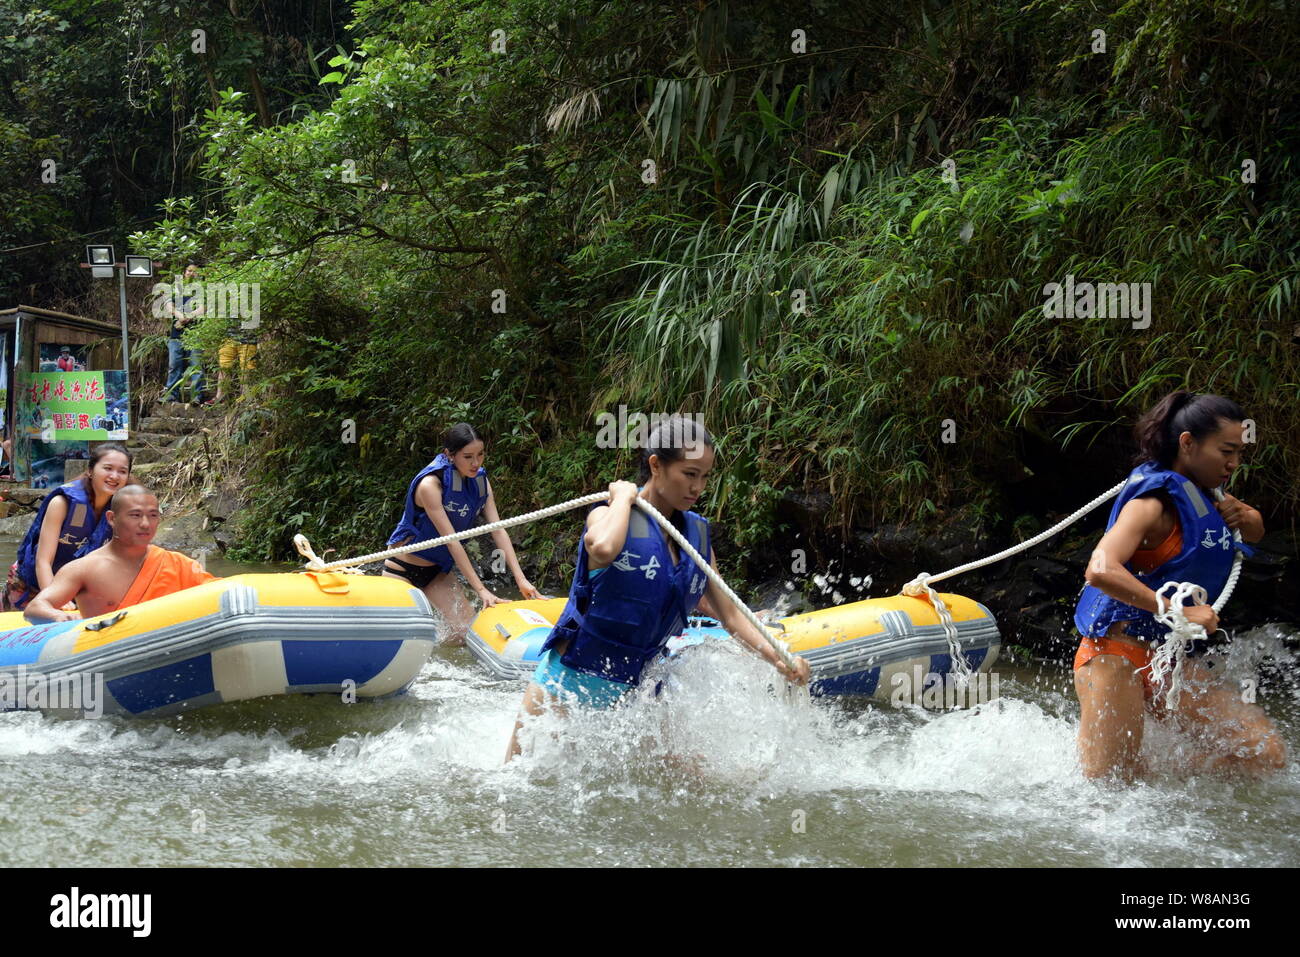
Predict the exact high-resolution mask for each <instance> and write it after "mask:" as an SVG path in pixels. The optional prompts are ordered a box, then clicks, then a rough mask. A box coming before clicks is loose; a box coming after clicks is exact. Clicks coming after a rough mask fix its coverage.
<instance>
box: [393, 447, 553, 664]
mask: <svg viewBox="0 0 1300 957" xmlns="http://www.w3.org/2000/svg"><path fill="white" fill-rule="evenodd" d="M442 444H443V449H442V453H441V454H440V455H438V457H437V458H435V459H434V460H433V461H432V462H430V463H429V464H428V465H426V466H425V467H424V468H422V469H421V470H420V471H419V472H418V473H417V474H416V476H415V478H414V479H412V480H411V484H410V487H409V488H408V489H407V491H406V507H405V509H404V510H403V512H402V518H401V521H399V522H398V523H397V528H396V529H395V530H394V531H393V534H392V535H390V536H388V544H389V545H390V546H394V545H405V544H407V543H409V542H423V541H428V540H429V539H432V538H441V537H442V536H444V535H451V534H452V533H453V532H463V531H465V530H466V529H469V528H473V527H474V526H475V525H477V524H478V518H479V515H480V514H482V516H483V517H484V518H485V519H487V521H488V523H489V524H491V523H492V522H499V521H500V520H501V516H500V515H499V514H497V505H496V499H495V498H494V497H493V495H492V483H491V482H489V481H488V477H487V472H486V471H485V470H484V468H483V454H484V445H483V439H482V437H481V436H480V435H479V434H478V432H477V431H475V429H474V427H473V426H472V425H470V424H469V423H468V422H460V423H457V424H456V425H454V426H452V427H451V428H450V429H448V430H447V434H446V435H445V436H444V437H443V443H442ZM492 541H493V542H495V543H496V546H497V548H499V549H500V550H501V552H502V554H503V555H504V556H505V560H506V565H507V566H508V567H509V568H510V571H511V573H512V574H513V575H514V576H515V584H516V585H517V586H518V587H519V593H520V594H521V595H523V597H524V598H541V597H542V595H541V592H539V591H538V590H537V589H536V588H534V587H533V586H532V584H531V583H530V582H529V581H528V579H527V578H526V577H524V572H523V569H522V568H520V567H519V559H518V558H517V557H516V556H515V549H514V545H512V544H511V542H510V536H509V535H508V534H506V531H505V529H498V530H497V531H495V532H493V533H492ZM453 567H455V568H458V569H460V573H461V574H462V575H463V576H465V581H466V582H468V583H469V586H470V588H472V589H473V590H474V593H475V594H476V595H478V597H479V599H480V600H481V601H482V602H483V607H484V608H490V607H491V606H493V605H496V604H499V603H500V602H501V601H502V599H500V598H498V597H497V596H496V595H494V594H492V592H490V591H489V590H488V588H487V586H486V585H484V584H483V582H482V581H481V580H480V579H479V577H478V574H477V572H475V570H474V565H473V563H472V562H471V561H470V560H469V555H467V554H466V552H465V548H464V546H463V545H461V543H460V542H448V543H447V544H446V545H439V546H438V547H436V548H426V549H424V550H423V551H418V552H409V553H407V554H405V555H403V556H401V557H400V558H390V559H388V560H386V561H385V562H384V572H383V574H384V575H385V576H386V577H388V578H400V579H402V580H403V581H406V582H410V583H411V584H412V585H414V586H415V587H416V588H419V589H420V590H421V591H423V592H424V594H425V595H426V596H427V597H428V599H429V601H430V602H431V603H432V604H433V606H434V607H435V608H437V609H438V611H440V612H441V613H442V615H443V618H444V619H445V620H446V622H447V625H448V634H447V637H446V639H445V640H446V642H447V643H448V644H463V643H464V641H465V631H466V630H467V628H468V627H469V623H470V620H471V619H472V618H473V608H472V607H471V606H470V604H469V602H467V601H466V600H465V596H464V595H463V594H462V592H461V589H460V587H459V586H458V585H457V584H456V580H455V579H456V576H455V575H453V574H452V573H451V572H452V568H453Z"/></svg>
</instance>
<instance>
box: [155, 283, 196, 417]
mask: <svg viewBox="0 0 1300 957" xmlns="http://www.w3.org/2000/svg"><path fill="white" fill-rule="evenodd" d="M198 274H199V267H198V266H196V265H195V264H194V263H190V264H189V265H187V266H186V267H185V281H186V282H187V283H188V282H190V281H191V280H192V279H193V278H194V277H195V276H197V275H198ZM195 299H198V297H196V296H185V297H184V298H183V299H182V300H181V308H180V311H179V312H177V311H176V308H175V307H174V306H173V305H172V304H171V303H170V302H169V303H168V304H167V315H168V317H169V318H170V319H171V323H170V328H169V329H168V333H167V359H168V363H167V385H166V386H165V387H164V388H163V401H164V402H179V401H180V394H179V387H180V381H181V378H182V377H183V376H184V375H185V370H186V369H187V368H189V369H192V370H193V371H192V373H191V376H190V386H191V391H192V393H193V396H194V401H195V402H203V400H204V395H203V357H202V355H201V354H200V353H199V350H197V349H187V348H185V342H184V340H183V339H182V338H181V336H182V334H183V333H184V332H185V327H186V326H188V325H189V324H190V323H192V322H193V321H194V320H195V319H197V318H198V317H199V315H200V314H201V313H202V312H203V304H202V302H201V301H196V302H194V303H193V305H191V300H195Z"/></svg>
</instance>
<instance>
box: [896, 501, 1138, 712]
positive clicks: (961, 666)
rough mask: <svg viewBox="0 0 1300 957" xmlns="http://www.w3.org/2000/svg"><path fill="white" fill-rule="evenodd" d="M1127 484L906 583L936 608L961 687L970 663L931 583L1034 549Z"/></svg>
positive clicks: (916, 595) (911, 594) (913, 593)
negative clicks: (1030, 533)
mask: <svg viewBox="0 0 1300 957" xmlns="http://www.w3.org/2000/svg"><path fill="white" fill-rule="evenodd" d="M1127 484H1128V479H1125V480H1124V481H1123V482H1120V483H1119V484H1118V485H1116V486H1115V487H1114V488H1112V489H1110V490H1109V491H1107V492H1103V493H1102V494H1100V495H1098V496H1097V497H1096V498H1094V499H1093V500H1092V501H1091V502H1089V503H1088V504H1087V505H1085V506H1083V508H1081V509H1079V510H1078V511H1076V512H1073V513H1071V514H1070V515H1068V516H1067V517H1065V518H1063V519H1062V520H1061V521H1059V522H1057V523H1056V524H1055V525H1053V526H1052V527H1051V528H1049V529H1047V530H1046V531H1044V532H1039V533H1038V534H1037V535H1035V536H1034V537H1033V538H1030V539H1027V540H1026V541H1023V542H1021V543H1020V544H1019V545H1013V546H1011V547H1010V548H1004V549H1003V550H1002V551H1000V552H998V553H997V554H996V555H990V556H988V557H987V558H981V559H977V560H976V561H973V562H967V563H966V564H965V565H958V566H957V567H956V568H950V569H948V570H947V571H946V572H941V573H940V574H938V575H931V574H928V573H927V572H921V574H919V575H917V576H916V577H915V578H913V579H912V580H911V581H910V582H908V583H907V584H906V585H904V586H903V594H904V595H907V596H909V597H911V598H920V597H921V596H922V595H924V596H926V597H927V598H928V599H929V601H930V604H931V605H932V606H933V607H934V610H935V613H936V614H938V616H939V623H940V624H941V625H942V626H943V633H944V637H946V638H947V639H948V655H949V657H951V658H952V667H953V675H954V678H955V680H956V681H957V684H958V686H959V687H964V686H965V685H966V683H967V682H969V681H970V677H971V670H970V662H968V661H967V660H966V656H965V654H964V653H963V652H962V650H961V640H960V639H959V637H958V635H957V625H956V623H955V622H954V621H953V620H952V612H950V611H949V610H948V606H947V605H946V604H945V603H944V600H943V599H942V598H940V597H939V593H938V592H937V591H935V590H934V589H933V588H932V587H930V586H931V584H932V583H933V582H938V581H943V580H944V579H945V578H952V577H953V576H955V575H960V574H962V573H963V572H969V571H974V570H975V569H977V568H983V567H984V566H985V565H992V564H993V563H995V562H1000V561H1002V559H1004V558H1010V557H1011V556H1012V555H1018V554H1019V553H1020V552H1023V551H1027V550H1028V549H1031V548H1033V547H1034V546H1035V545H1037V544H1038V543H1039V542H1043V541H1046V540H1047V539H1049V538H1051V537H1052V536H1053V535H1055V534H1056V533H1057V532H1059V531H1060V530H1061V529H1063V528H1066V527H1067V526H1070V525H1073V524H1074V523H1075V522H1077V521H1078V520H1079V519H1081V518H1083V516H1085V515H1087V514H1088V513H1089V512H1091V511H1092V510H1093V509H1095V508H1097V507H1098V506H1099V505H1104V504H1105V503H1106V502H1109V501H1110V500H1111V499H1113V498H1114V497H1115V496H1116V495H1118V494H1119V493H1120V491H1121V490H1122V489H1123V488H1124V486H1125V485H1127Z"/></svg>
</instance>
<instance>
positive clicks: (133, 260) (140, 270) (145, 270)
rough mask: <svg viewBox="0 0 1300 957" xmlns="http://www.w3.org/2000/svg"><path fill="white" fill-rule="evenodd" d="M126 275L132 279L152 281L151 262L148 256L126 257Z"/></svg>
mask: <svg viewBox="0 0 1300 957" xmlns="http://www.w3.org/2000/svg"><path fill="white" fill-rule="evenodd" d="M126 274H127V275H128V276H130V277H131V278H132V279H152V278H153V260H152V259H150V258H149V257H148V256H127V257H126Z"/></svg>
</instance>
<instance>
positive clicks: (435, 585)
mask: <svg viewBox="0 0 1300 957" xmlns="http://www.w3.org/2000/svg"><path fill="white" fill-rule="evenodd" d="M383 575H384V577H385V578H396V579H398V580H399V581H407V579H406V576H404V575H400V574H398V573H397V572H395V571H393V570H392V569H391V568H388V567H385V568H384V571H383ZM408 584H409V582H408ZM422 591H423V592H424V597H425V598H427V599H429V604H431V605H433V607H434V608H436V609H438V613H439V614H440V615H442V618H443V621H445V622H446V624H447V635H446V637H445V638H444V639H443V644H447V645H453V646H459V645H463V644H465V632H467V631H468V630H469V624H470V622H471V621H473V619H474V606H473V605H471V604H470V603H469V602H468V601H466V599H465V592H464V590H463V589H462V588H461V587H460V583H459V582H458V581H457V580H456V576H455V574H454V573H448V574H446V575H439V576H438V577H437V578H435V579H434V580H433V581H431V582H429V584H427V585H425V586H424V588H423V589H422Z"/></svg>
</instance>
